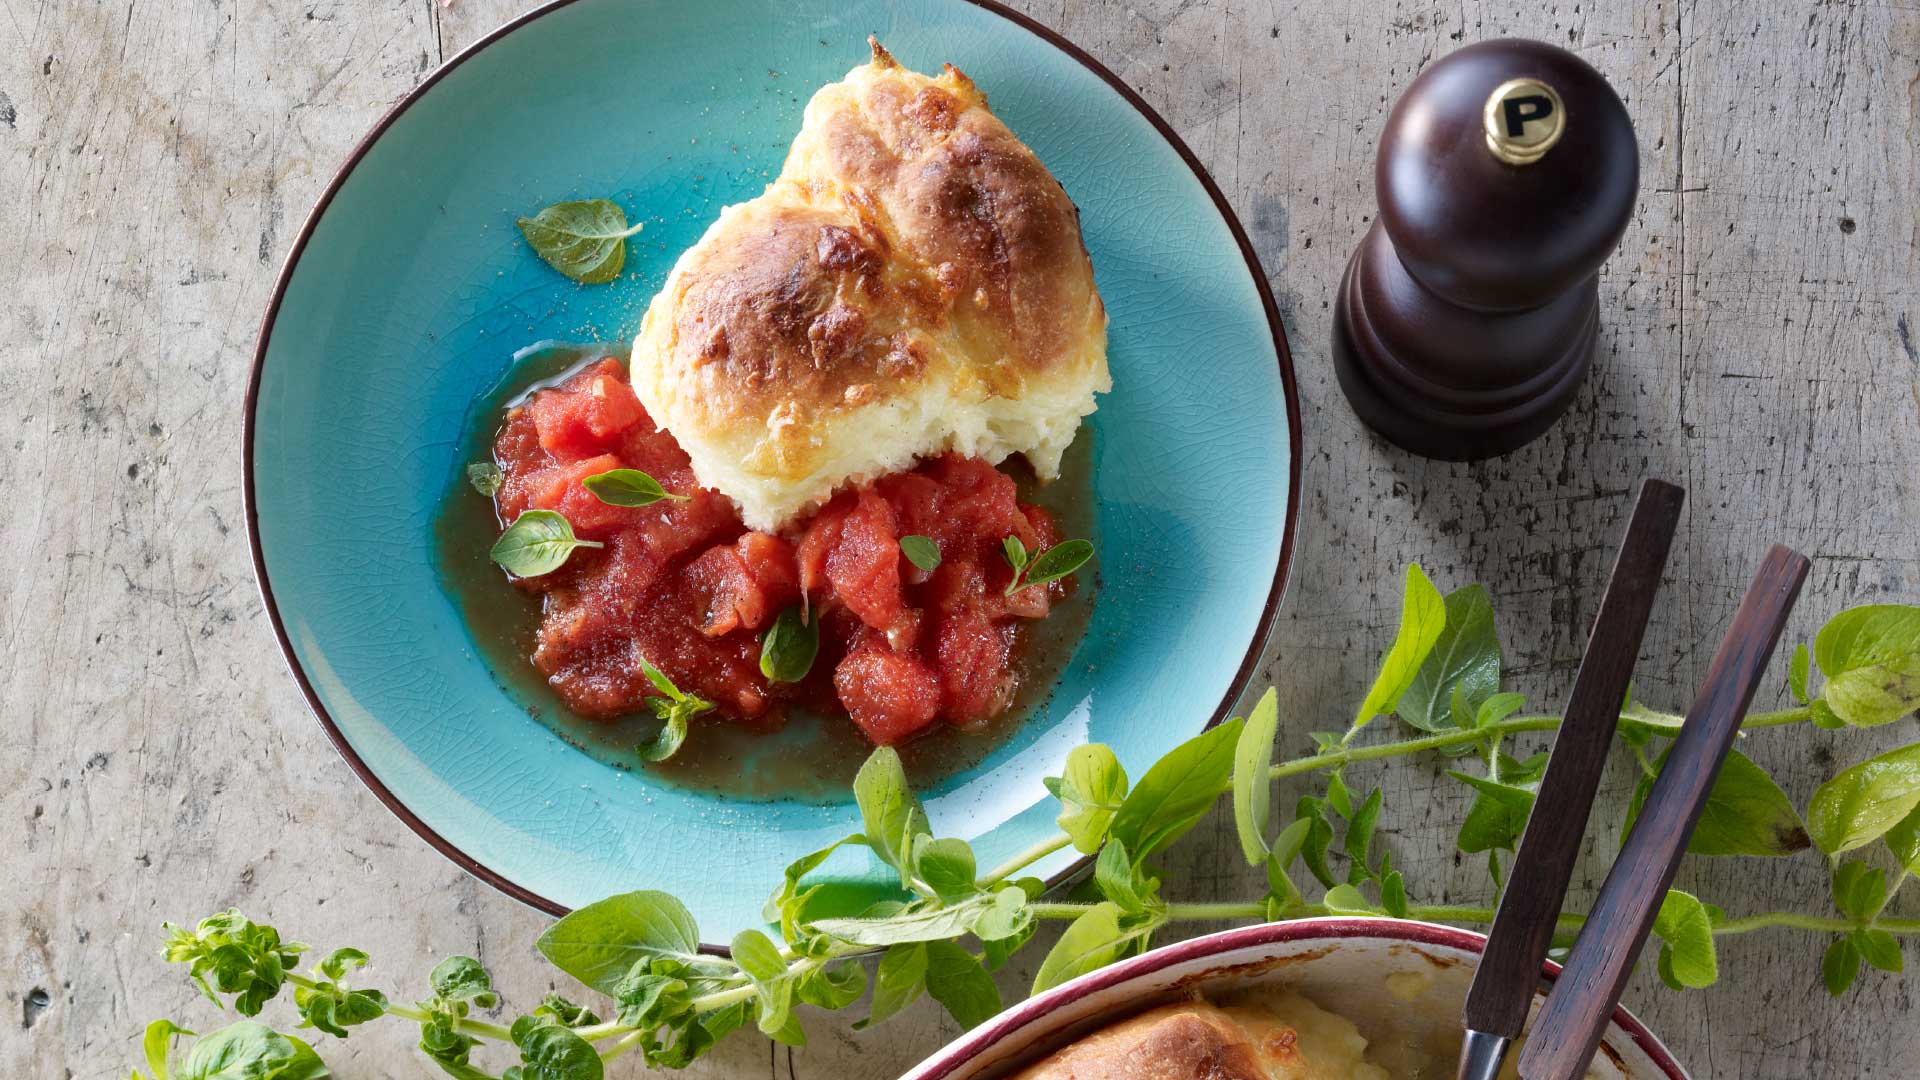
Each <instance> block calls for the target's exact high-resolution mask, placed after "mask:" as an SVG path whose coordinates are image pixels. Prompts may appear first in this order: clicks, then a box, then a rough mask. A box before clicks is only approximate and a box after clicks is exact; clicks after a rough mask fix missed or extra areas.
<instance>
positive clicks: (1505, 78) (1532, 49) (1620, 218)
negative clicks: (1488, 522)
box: [1333, 39, 1640, 461]
mask: <svg viewBox="0 0 1920 1080" xmlns="http://www.w3.org/2000/svg"><path fill="white" fill-rule="evenodd" d="M1639 183H1640V157H1639V147H1638V145H1637V144H1636V143H1635V141H1634V135H1633V124H1632V122H1631V121H1630V120H1628V118H1627V110H1626V107H1625V106H1624V105H1622V104H1621V102H1620V98H1619V96H1618V95H1616V94H1615V93H1614V92H1613V89H1612V87H1610V86H1608V85H1607V82H1606V80H1605V79H1604V78H1602V77H1601V75H1600V73H1599V72H1597V71H1595V70H1594V69H1593V68H1592V67H1591V66H1589V65H1588V64H1587V63H1586V61H1584V60H1581V59H1580V58H1579V57H1577V56H1575V55H1574V54H1572V53H1570V52H1568V51H1566V50H1565V49H1561V48H1557V47H1555V46H1553V45H1548V44H1546V43H1544V42H1538V41H1525V40H1519V39H1507V40H1500V41H1487V42H1482V43H1480V44H1477V45H1470V46H1468V47H1466V48H1464V49H1460V50H1458V51H1457V52H1454V53H1452V54H1450V55H1448V56H1446V57H1443V58H1442V59H1440V60H1438V61H1436V62H1434V63H1433V64H1432V65H1431V66H1429V67H1428V68H1427V70H1426V71H1424V72H1422V73H1421V75H1420V77H1419V78H1417V79H1415V80H1414V81H1413V85H1411V86H1409V87H1408V88H1407V92H1406V94H1405V95H1403V96H1402V97H1401V98H1400V100H1399V101H1398V102H1397V103H1396V104H1395V105H1394V107H1393V111H1392V113H1390V114H1389V115H1388V117H1387V124H1386V129H1385V130H1384V131H1383V132H1382V133H1381V136H1380V152H1379V156H1378V158H1377V159H1376V160H1375V162H1374V189H1375V192H1376V194H1377V196H1378V198H1379V202H1380V214H1379V216H1378V217H1377V218H1376V219H1375V221H1374V223H1373V227H1372V228H1370V229H1368V230H1367V234H1366V236H1365V237H1364V238H1363V239H1362V240H1361V241H1360V246H1359V247H1358V248H1357V249H1356V250H1355V251H1354V253H1353V258H1352V259H1351V260H1350V261H1349V262H1348V263H1347V271H1346V275H1345V276H1344V277H1343V278H1342V279H1341V283H1340V291H1339V295H1338V299H1337V302H1336V306H1335V309H1334V323H1333V362H1334V368H1335V371H1336V373H1337V374H1338V375H1339V378H1340V388H1341V389H1342V390H1344V391H1345V392H1346V395H1347V400H1348V401H1349V402H1351V403H1352V405H1353V410H1354V412H1355V413H1356V414H1358V415H1359V417H1360V419H1361V420H1363V421H1365V422H1366V424H1367V425H1368V426H1370V427H1372V428H1373V429H1374V430H1376V431H1378V432H1379V433H1380V434H1381V435H1383V436H1385V437H1386V438H1387V439H1388V440H1390V441H1392V442H1393V443H1395V444H1397V445H1399V446H1401V447H1403V448H1405V449H1407V450H1410V451H1412V452H1413V453H1416V454H1420V455H1422V456H1425V457H1431V458H1442V459H1446V460H1452V461H1464V460H1472V459H1476V458H1485V457H1493V456H1495V455H1498V454H1504V453H1507V452H1508V451H1510V450H1514V449H1516V448H1518V447H1520V446H1522V445H1525V444H1526V443H1528V442H1530V441H1532V440H1533V439H1534V438H1536V437H1538V436H1539V435H1540V434H1541V433H1542V432H1544V431H1546V430H1547V428H1548V427H1550V426H1552V424H1553V422H1554V421H1555V420H1556V419H1558V418H1559V416H1560V414H1561V413H1563V412H1565V411H1566V409H1567V406H1569V405H1570V404H1572V402H1573V399H1574V395H1575V394H1576V393H1577V392H1578V391H1579V388H1580V384H1581V382H1582V381H1584V379H1585V378H1586V374H1587V371H1588V369H1589V368H1591V367H1592V365H1593V353H1594V344H1595V342H1596V340H1597V338H1598V333H1599V325H1600V312H1599V270H1600V264H1601V263H1603V262H1605V261H1606V259H1607V256H1608V255H1610V254H1611V253H1612V252H1613V249H1614V246H1615V245H1616V244H1618V243H1619V242H1620V236H1621V234H1622V233H1623V232H1625V230H1626V227H1627V222H1628V221H1629V219H1630V218H1631V217H1632V214H1633V206H1634V200H1635V198H1636V197H1637V195H1638V193H1639Z"/></svg>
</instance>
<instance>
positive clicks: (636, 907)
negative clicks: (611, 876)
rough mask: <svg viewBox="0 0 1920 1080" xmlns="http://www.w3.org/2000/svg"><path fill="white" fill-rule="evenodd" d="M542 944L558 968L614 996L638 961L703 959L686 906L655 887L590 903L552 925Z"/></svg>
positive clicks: (697, 936)
mask: <svg viewBox="0 0 1920 1080" xmlns="http://www.w3.org/2000/svg"><path fill="white" fill-rule="evenodd" d="M537 947H538V948H539V950H540V952H541V954H542V955H544V956H545V957H546V958H547V959H548V960H550V961H552V962H553V965H554V966H555V967H557V968H559V969H560V970H562V971H564V972H566V973H567V974H569V975H571V976H573V977H574V978H576V979H579V980H580V981H581V982H583V983H586V984H587V985H588V986H591V987H593V988H594V989H595V990H598V991H600V992H601V993H603V994H607V995H610V996H611V995H613V994H615V991H616V988H617V987H618V986H619V984H620V980H621V979H622V978H623V977H624V976H625V975H626V974H627V971H628V970H629V969H631V968H632V967H633V965H634V964H635V963H637V962H640V961H651V960H653V959H655V958H661V957H665V958H672V959H679V960H683V961H698V960H701V959H703V958H702V957H701V956H700V955H699V951H700V930H699V928H698V927H697V926H695V925H694V921H693V915H692V914H691V913H690V912H688V911H687V908H686V905H685V904H682V903H681V902H680V901H679V900H676V899H674V898H673V897H672V896H670V895H668V894H667V893H663V892H654V891H651V890H642V891H639V892H630V893H621V894H619V895H617V896H610V897H608V898H606V899H605V900H601V901H598V902H597V903H592V904H588V905H587V906H586V907H583V908H581V909H579V910H578V911H575V912H574V913H572V914H571V915H568V916H566V917H565V918H562V919H561V920H560V921H559V922H556V923H554V924H553V925H552V926H550V927H548V928H547V932H546V933H544V934H542V935H540V940H539V942H538V943H537Z"/></svg>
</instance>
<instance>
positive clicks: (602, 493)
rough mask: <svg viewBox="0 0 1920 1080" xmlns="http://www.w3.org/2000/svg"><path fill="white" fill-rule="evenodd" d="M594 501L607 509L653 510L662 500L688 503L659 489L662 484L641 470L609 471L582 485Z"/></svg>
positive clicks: (679, 496)
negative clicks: (606, 506) (637, 508)
mask: <svg viewBox="0 0 1920 1080" xmlns="http://www.w3.org/2000/svg"><path fill="white" fill-rule="evenodd" d="M580 483H581V486H583V487H585V488H586V489H587V490H588V491H590V492H592V493H593V497H594V498H596V499H599V500H600V501H601V502H603V503H606V504H607V505H608V506H652V505H653V504H654V503H657V502H659V501H660V500H662V499H671V500H672V501H674V502H686V501H687V496H685V495H675V494H674V493H673V492H671V491H668V490H667V489H666V488H663V487H661V486H660V481H658V480H655V479H654V478H653V477H651V476H649V475H647V474H646V473H643V472H641V471H640V470H639V469H608V470H607V471H606V472H603V473H595V474H594V475H592V476H589V477H587V478H586V479H584V480H582V481H580Z"/></svg>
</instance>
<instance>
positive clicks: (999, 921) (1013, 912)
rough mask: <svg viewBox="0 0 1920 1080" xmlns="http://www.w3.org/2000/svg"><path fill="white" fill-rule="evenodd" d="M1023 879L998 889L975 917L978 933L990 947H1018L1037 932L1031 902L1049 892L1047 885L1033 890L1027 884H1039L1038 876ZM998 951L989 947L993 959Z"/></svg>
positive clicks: (1004, 950) (974, 924)
mask: <svg viewBox="0 0 1920 1080" xmlns="http://www.w3.org/2000/svg"><path fill="white" fill-rule="evenodd" d="M1021 881H1022V883H1023V884H1015V885H1003V886H1001V887H1000V888H998V889H996V890H994V893H993V898H992V900H991V901H990V902H988V903H987V904H986V905H985V906H982V907H979V909H978V911H977V913H976V914H975V915H974V918H973V925H972V929H973V934H974V936H975V937H977V938H979V939H980V940H981V941H983V942H986V943H987V944H988V945H989V946H992V945H993V944H994V943H996V942H999V943H1001V944H1002V945H1003V949H1002V950H1000V951H1001V952H1007V951H1011V950H1012V949H1016V948H1018V947H1019V946H1020V945H1021V944H1024V943H1025V941H1026V938H1027V936H1029V935H1031V934H1032V933H1033V922H1034V920H1033V911H1032V909H1030V908H1028V907H1027V904H1028V903H1029V902H1030V901H1032V900H1033V899H1035V898H1036V897H1038V896H1039V895H1040V894H1041V893H1042V892H1044V891H1045V887H1044V886H1042V887H1041V888H1039V889H1034V890H1032V891H1031V892H1030V891H1029V890H1028V889H1027V888H1025V887H1024V883H1032V884H1038V881H1037V879H1034V878H1022V879H1021ZM995 952H996V950H994V949H991V948H989V949H988V954H989V956H988V958H989V960H993V959H995V957H994V953H995ZM998 959H1005V956H1004V955H1001V956H999V957H998Z"/></svg>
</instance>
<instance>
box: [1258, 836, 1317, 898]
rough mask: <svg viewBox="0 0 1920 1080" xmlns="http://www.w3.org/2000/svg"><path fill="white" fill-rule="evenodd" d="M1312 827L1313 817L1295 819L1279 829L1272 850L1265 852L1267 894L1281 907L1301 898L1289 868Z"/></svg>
mask: <svg viewBox="0 0 1920 1080" xmlns="http://www.w3.org/2000/svg"><path fill="white" fill-rule="evenodd" d="M1322 824H1324V822H1323V823H1322ZM1312 829H1313V819H1309V818H1299V819H1296V820H1295V821H1294V822H1293V823H1292V824H1290V825H1288V826H1287V827H1286V828H1284V829H1281V830H1280V835H1279V836H1278V837H1277V838H1275V840H1274V842H1273V850H1271V851H1269V852H1268V853H1267V865H1266V868H1267V895H1269V896H1271V897H1273V898H1274V899H1275V900H1278V901H1279V902H1280V904H1281V905H1282V906H1283V907H1291V906H1292V905H1294V904H1298V903H1300V901H1301V900H1302V899H1303V897H1302V896H1301V895H1300V888H1299V886H1297V885H1295V884H1294V883H1293V876H1292V875H1291V874H1290V873H1289V869H1290V868H1291V867H1292V866H1293V860H1294V859H1296V858H1298V857H1299V855H1300V849H1301V847H1302V845H1304V844H1305V843H1306V840H1307V834H1308V833H1309V832H1310V831H1311V830H1312Z"/></svg>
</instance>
